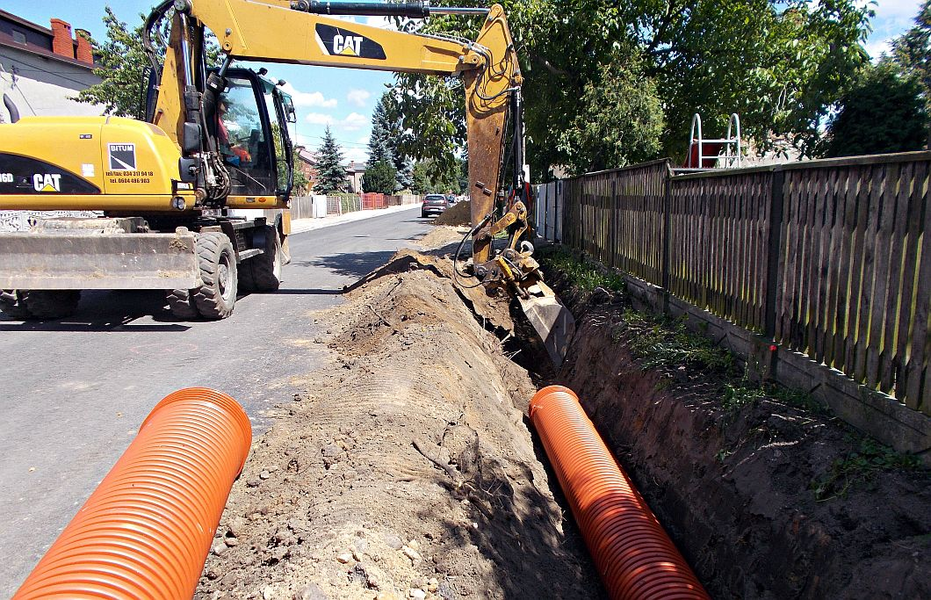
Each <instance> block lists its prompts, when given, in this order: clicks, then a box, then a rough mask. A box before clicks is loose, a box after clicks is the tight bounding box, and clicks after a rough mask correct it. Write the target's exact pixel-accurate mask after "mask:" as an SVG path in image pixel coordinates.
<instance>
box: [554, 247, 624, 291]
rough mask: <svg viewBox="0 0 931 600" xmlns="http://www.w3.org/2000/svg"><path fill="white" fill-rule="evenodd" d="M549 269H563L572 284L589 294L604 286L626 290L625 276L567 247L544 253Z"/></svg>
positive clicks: (609, 288) (616, 289) (607, 288)
mask: <svg viewBox="0 0 931 600" xmlns="http://www.w3.org/2000/svg"><path fill="white" fill-rule="evenodd" d="M543 260H545V261H546V263H547V270H549V269H554V270H557V271H561V272H562V273H563V274H564V275H565V276H566V278H567V279H568V280H569V282H570V283H572V285H574V286H575V287H577V288H579V289H581V290H582V291H584V292H585V293H587V294H590V293H592V292H593V291H594V290H595V288H599V287H602V288H604V289H606V290H612V291H615V292H623V291H624V277H623V276H622V275H621V274H620V273H616V272H613V271H609V270H608V269H606V268H605V267H603V266H602V265H600V264H598V263H593V262H591V261H587V260H585V259H584V258H582V257H579V256H578V255H576V254H575V253H573V252H571V251H569V250H567V249H565V248H561V247H558V248H553V249H551V250H548V251H547V252H546V253H545V254H543Z"/></svg>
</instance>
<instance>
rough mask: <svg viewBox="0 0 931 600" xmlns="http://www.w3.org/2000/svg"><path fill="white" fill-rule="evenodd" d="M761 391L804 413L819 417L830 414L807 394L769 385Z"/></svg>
mask: <svg viewBox="0 0 931 600" xmlns="http://www.w3.org/2000/svg"><path fill="white" fill-rule="evenodd" d="M763 389H765V390H766V393H767V394H768V395H769V397H770V398H773V399H774V400H779V401H781V402H784V403H785V404H788V405H789V406H794V407H795V408H800V409H802V410H804V411H808V412H810V413H814V414H819V415H828V414H830V413H831V411H830V409H829V408H827V407H826V406H824V405H823V404H821V403H820V402H818V401H817V400H815V399H814V398H813V397H812V395H811V394H809V393H808V392H803V391H801V390H793V389H791V388H787V387H785V386H782V385H776V384H771V383H770V384H766V385H764V387H763Z"/></svg>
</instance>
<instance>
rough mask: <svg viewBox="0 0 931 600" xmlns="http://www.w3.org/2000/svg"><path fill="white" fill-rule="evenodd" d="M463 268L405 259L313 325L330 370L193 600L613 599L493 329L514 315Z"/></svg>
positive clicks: (236, 518) (268, 448)
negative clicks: (460, 277)
mask: <svg viewBox="0 0 931 600" xmlns="http://www.w3.org/2000/svg"><path fill="white" fill-rule="evenodd" d="M460 236H461V233H459V232H458V231H455V230H451V229H448V230H438V233H436V234H433V235H431V236H429V238H428V239H425V240H424V243H425V244H428V245H443V244H446V243H447V242H449V241H450V240H451V239H458V238H459V237H460ZM451 268H452V262H451V261H450V260H449V259H448V258H438V257H433V256H424V255H419V254H416V253H411V252H404V253H401V254H399V255H398V256H397V257H396V259H395V260H393V261H392V262H391V263H389V264H388V265H386V267H385V268H383V269H381V270H380V271H379V272H378V273H376V274H373V275H371V276H369V277H367V278H365V279H363V281H362V282H361V283H360V284H359V285H357V286H354V289H353V290H352V291H350V292H349V293H348V298H347V300H348V301H347V303H346V304H344V305H343V306H341V307H339V308H338V309H334V310H331V311H328V312H326V313H319V314H314V315H311V316H309V317H308V319H313V320H316V321H318V322H321V323H326V324H328V325H329V324H332V326H331V329H330V330H329V331H328V334H327V336H326V337H325V338H321V339H318V340H316V341H317V342H318V343H320V344H325V345H326V346H327V347H328V348H329V350H330V355H331V357H332V364H331V366H330V367H329V368H326V369H323V370H321V371H317V372H314V373H308V374H307V376H306V378H305V379H304V380H303V381H301V382H300V383H301V384H302V385H303V386H304V388H305V389H306V390H307V391H306V392H305V393H302V394H300V395H298V396H295V397H294V398H293V401H291V402H289V403H288V404H287V405H286V406H282V407H281V409H280V415H279V418H278V420H277V421H276V424H275V425H274V426H273V428H272V429H271V430H270V431H268V432H267V433H266V434H264V435H263V436H261V437H260V438H259V439H258V440H257V441H256V442H255V444H254V446H253V451H252V455H251V457H250V459H249V461H248V464H247V466H246V468H245V470H244V472H243V474H242V476H241V477H240V479H239V480H238V481H237V483H236V484H235V485H234V487H233V490H232V493H231V495H230V498H229V501H228V504H227V510H226V513H225V514H224V516H223V519H222V521H221V524H220V527H219V529H218V535H217V538H216V540H215V543H214V547H213V550H212V552H211V554H210V556H209V558H208V560H207V563H206V566H205V571H204V577H203V578H202V580H201V583H200V586H199V588H198V592H197V595H196V596H195V597H196V598H203V599H205V598H266V599H269V598H286V599H291V598H298V599H321V598H331V599H336V598H350V599H355V598H359V599H362V598H364V599H372V598H382V599H388V598H461V597H474V598H543V597H560V598H597V597H599V595H600V594H601V591H600V589H599V586H598V583H597V577H596V576H595V574H594V573H592V572H591V571H590V569H591V567H590V566H589V562H588V558H587V556H586V555H585V553H584V548H583V546H582V544H581V542H580V539H579V538H578V536H577V533H576V532H575V530H574V529H573V527H572V526H571V525H569V526H567V524H566V522H565V520H564V518H565V517H564V514H563V511H562V510H561V508H560V506H559V505H558V504H557V503H556V502H555V501H554V499H553V495H552V492H551V490H550V484H549V481H548V477H547V474H546V472H545V470H544V467H543V466H542V464H541V463H540V462H539V461H538V460H537V457H536V454H535V449H534V446H533V443H532V439H531V435H530V433H529V432H528V429H527V426H526V425H525V423H524V419H523V410H524V408H525V406H526V404H527V402H528V401H529V399H530V397H531V396H532V395H533V393H534V391H535V387H534V385H533V383H532V382H531V380H530V378H529V377H528V375H527V373H526V371H524V370H523V369H521V368H520V367H518V366H516V365H515V364H514V363H513V362H511V361H510V360H508V359H507V358H506V357H505V356H504V353H503V350H502V345H501V343H500V342H499V339H498V338H497V337H496V336H495V335H494V334H493V333H492V331H500V330H501V328H500V327H499V326H498V325H496V324H495V323H506V322H507V321H508V319H509V318H510V317H509V315H508V310H507V306H506V304H504V303H502V302H500V301H497V302H496V301H494V300H493V299H489V298H487V297H485V296H484V294H480V293H479V291H478V290H473V291H463V292H461V294H462V295H460V293H457V291H456V289H455V288H454V286H453V285H451V282H450V279H449V278H450V277H451ZM466 294H469V295H472V296H474V297H475V298H474V300H473V299H470V297H469V295H466ZM475 310H477V311H479V312H484V313H486V316H485V317H484V318H482V317H480V318H476V316H475V313H474V312H473V311H475ZM483 323H484V324H485V327H483V326H482V324H483ZM295 328H296V329H299V328H300V324H295ZM554 481H555V479H554Z"/></svg>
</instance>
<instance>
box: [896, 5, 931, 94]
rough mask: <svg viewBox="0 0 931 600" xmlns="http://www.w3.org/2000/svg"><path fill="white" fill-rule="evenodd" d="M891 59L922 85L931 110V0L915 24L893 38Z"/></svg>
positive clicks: (903, 71)
mask: <svg viewBox="0 0 931 600" xmlns="http://www.w3.org/2000/svg"><path fill="white" fill-rule="evenodd" d="M891 60H892V61H893V62H894V64H895V65H896V66H897V67H898V68H899V69H900V71H901V72H902V74H903V75H906V76H908V77H911V78H914V79H915V80H916V81H917V82H918V83H919V84H920V85H921V88H922V95H923V96H924V101H925V109H926V112H931V0H925V2H924V4H922V5H921V8H920V9H919V11H918V15H917V16H916V17H915V25H914V26H913V27H912V28H911V29H909V30H908V31H906V32H905V33H904V34H902V35H901V36H899V37H898V38H896V39H895V40H893V42H892V57H891Z"/></svg>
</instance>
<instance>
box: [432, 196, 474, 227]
mask: <svg viewBox="0 0 931 600" xmlns="http://www.w3.org/2000/svg"><path fill="white" fill-rule="evenodd" d="M471 219H472V203H471V202H470V201H468V200H466V201H465V202H457V203H456V204H453V205H452V206H450V207H449V208H447V209H446V210H444V211H443V214H441V215H440V216H438V217H437V218H436V221H434V222H435V223H436V224H437V225H450V226H456V225H468V224H469V223H471Z"/></svg>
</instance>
